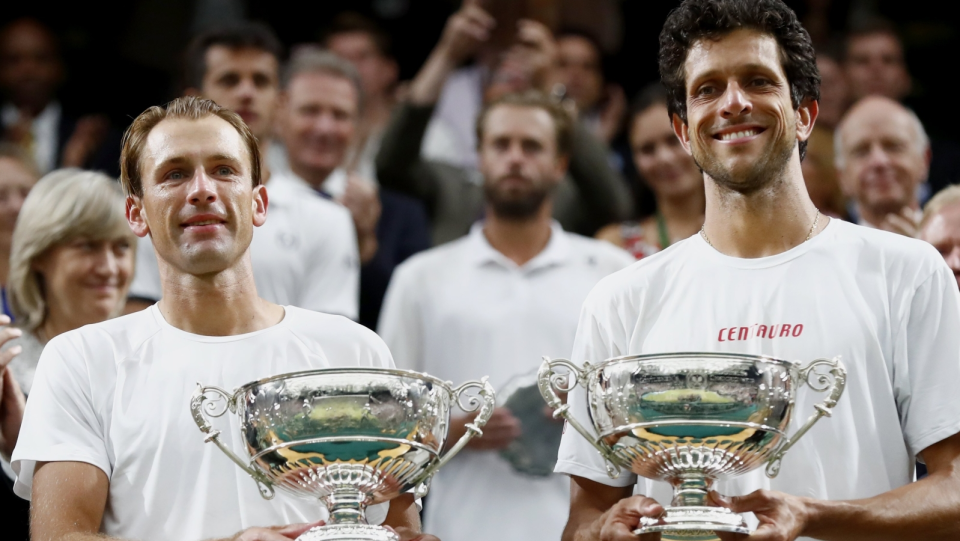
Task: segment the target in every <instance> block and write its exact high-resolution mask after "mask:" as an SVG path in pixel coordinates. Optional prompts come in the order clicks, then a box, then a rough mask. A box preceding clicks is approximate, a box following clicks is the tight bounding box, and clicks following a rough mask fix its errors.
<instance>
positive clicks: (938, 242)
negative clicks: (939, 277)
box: [920, 186, 960, 286]
mask: <svg viewBox="0 0 960 541" xmlns="http://www.w3.org/2000/svg"><path fill="white" fill-rule="evenodd" d="M920 238H921V239H922V240H925V241H927V242H929V243H930V244H932V245H933V247H934V248H936V249H937V251H938V252H940V255H942V256H943V260H944V261H946V263H947V266H948V267H950V270H952V271H953V275H954V276H955V277H956V278H957V286H960V186H949V187H947V188H944V189H943V190H941V191H940V192H939V193H937V195H934V196H933V197H932V198H931V199H930V202H928V203H927V206H926V207H924V209H923V219H922V220H921V221H920Z"/></svg>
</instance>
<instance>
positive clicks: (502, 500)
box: [379, 92, 633, 541]
mask: <svg viewBox="0 0 960 541" xmlns="http://www.w3.org/2000/svg"><path fill="white" fill-rule="evenodd" d="M477 123H478V140H479V141H480V147H479V149H478V150H479V156H480V171H481V174H482V175H483V194H484V205H485V208H486V213H485V216H486V217H485V219H484V221H483V222H480V223H477V224H475V225H474V226H473V228H472V229H471V230H470V233H469V234H468V235H467V236H466V237H464V238H461V239H458V240H455V241H453V242H450V243H448V244H446V245H444V246H439V247H436V248H433V249H431V250H429V251H427V252H424V253H422V254H419V255H417V256H415V257H413V258H411V259H410V260H409V261H408V262H406V263H404V264H403V265H401V266H400V268H399V269H398V270H397V273H396V275H395V277H394V280H393V282H392V283H391V284H390V289H389V292H388V293H387V299H386V301H385V303H384V309H383V315H382V318H381V321H380V327H379V333H380V335H381V336H382V337H383V338H384V341H385V342H386V343H387V345H388V346H389V347H390V350H391V351H392V352H393V354H394V356H395V359H396V362H397V365H398V366H400V367H403V368H409V369H414V370H419V371H425V372H428V373H430V374H433V375H435V376H437V377H440V378H442V379H452V380H457V381H460V380H463V379H476V378H479V377H480V376H483V375H488V376H489V377H490V382H491V384H493V385H494V387H496V388H497V389H503V388H504V386H505V384H506V383H507V382H508V381H510V380H511V379H513V378H515V377H518V376H522V375H524V374H526V375H529V373H530V372H531V371H535V370H536V367H537V366H538V364H539V362H540V358H541V356H542V355H551V356H563V355H566V354H567V352H569V351H570V350H571V348H572V346H573V336H574V334H575V332H576V327H577V320H578V317H579V312H580V305H581V303H582V302H583V299H584V298H585V297H586V295H587V293H588V292H589V291H590V289H592V288H593V286H594V285H595V284H596V283H597V282H598V281H599V280H600V279H601V278H603V277H604V276H606V275H607V274H610V273H612V272H614V271H617V270H619V269H621V268H624V267H626V266H627V265H629V264H630V263H631V262H632V260H633V259H632V258H631V257H630V255H629V254H627V253H626V252H623V251H621V250H618V249H616V248H614V247H612V246H609V245H606V244H605V243H601V242H598V241H595V240H592V239H586V238H583V237H580V236H578V235H575V234H571V233H566V232H564V231H563V229H562V228H561V227H560V225H559V224H558V223H557V222H555V221H553V220H552V219H551V215H552V208H551V207H552V206H553V199H554V198H553V195H552V194H553V192H554V189H555V188H556V186H557V185H558V184H559V183H560V182H561V179H562V178H563V174H564V169H565V168H566V164H567V160H568V156H569V153H570V131H571V126H570V118H569V115H568V113H567V112H566V111H565V110H564V108H563V107H561V106H560V105H559V104H558V103H556V102H555V101H554V100H552V99H550V98H548V97H546V96H545V95H543V94H540V93H537V92H530V93H525V94H515V95H507V96H505V97H503V98H500V99H498V100H496V101H494V102H492V103H491V104H489V105H488V106H487V107H486V108H485V109H484V110H483V112H482V113H481V116H480V118H479V120H478V121H477ZM530 383H532V381H531V382H528V384H530ZM527 391H532V392H534V393H536V392H537V391H536V390H535V386H534V388H531V389H527ZM537 403H539V401H538V402H537ZM515 415H519V413H516V412H511V410H509V409H506V408H503V407H501V408H498V409H497V410H495V411H494V414H493V417H492V418H491V420H490V421H488V422H487V424H486V426H484V429H483V436H482V437H480V438H477V439H474V440H473V441H472V442H471V443H470V444H469V447H468V449H469V450H468V451H464V452H463V453H461V454H460V455H459V456H457V457H456V458H455V459H454V460H453V461H452V462H451V463H450V464H448V465H447V466H445V467H444V468H443V469H442V470H441V471H440V472H439V473H438V474H437V476H436V477H435V478H434V480H433V484H432V488H431V499H430V506H429V508H428V511H427V513H426V526H425V527H426V529H427V530H428V531H431V532H434V533H435V534H436V535H437V536H438V537H440V538H441V539H444V540H445V541H486V540H489V539H497V540H500V541H527V540H530V539H558V538H559V537H560V533H561V530H562V527H563V522H564V519H565V517H566V515H567V507H568V506H567V494H568V489H567V483H566V480H565V479H562V478H560V477H558V476H554V475H551V476H549V477H544V478H531V477H529V476H525V475H522V474H520V473H518V472H516V471H514V469H513V468H512V467H511V465H510V464H509V463H508V462H507V461H505V460H504V459H502V458H501V456H500V455H499V454H498V453H497V452H496V451H498V450H502V449H504V448H506V447H507V446H508V445H510V444H511V442H513V441H514V439H515V438H517V437H518V436H519V435H520V434H521V432H522V431H523V430H524V429H525V428H527V429H531V430H536V428H537V427H535V426H529V425H525V426H523V427H522V426H521V425H520V422H519V421H518V419H517V417H516V416H515ZM534 415H536V416H537V417H538V418H540V416H542V419H543V424H548V423H551V422H553V421H550V420H547V416H548V413H546V412H543V411H542V408H540V407H537V408H536V410H535V413H534ZM469 421H470V419H469V417H464V416H458V417H453V418H451V421H450V428H451V434H450V436H449V437H450V438H451V440H455V439H456V438H457V437H458V436H459V434H460V433H462V432H463V430H464V424H465V423H467V422H469ZM527 422H528V423H529V424H530V425H534V424H539V423H535V422H530V421H527ZM557 429H558V430H559V427H557ZM491 517H495V520H491Z"/></svg>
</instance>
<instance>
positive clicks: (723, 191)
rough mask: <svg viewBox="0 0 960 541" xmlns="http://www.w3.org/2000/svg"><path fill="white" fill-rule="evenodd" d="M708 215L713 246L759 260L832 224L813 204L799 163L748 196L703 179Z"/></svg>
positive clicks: (795, 162)
mask: <svg viewBox="0 0 960 541" xmlns="http://www.w3.org/2000/svg"><path fill="white" fill-rule="evenodd" d="M705 188H706V190H705V192H706V201H707V207H706V216H705V220H704V231H705V233H706V235H707V238H708V239H709V242H710V244H711V245H713V247H714V248H715V249H717V250H718V251H720V252H721V253H723V254H726V255H729V256H733V257H741V258H757V257H766V256H772V255H776V254H779V253H783V252H785V251H787V250H789V249H791V248H794V247H796V246H798V245H800V244H802V243H803V242H804V241H805V240H806V239H807V235H809V234H811V233H812V234H813V235H815V234H817V233H818V232H819V231H821V230H822V229H823V228H824V227H825V226H826V224H827V222H828V221H829V220H827V219H820V220H819V221H818V222H817V223H818V226H817V230H816V231H811V226H812V225H813V223H814V221H815V220H817V212H818V211H817V208H816V207H815V206H814V204H813V202H812V201H810V196H809V195H807V190H806V187H805V185H804V182H803V176H802V174H801V172H800V163H799V160H791V162H790V164H789V165H788V166H787V170H786V171H784V173H783V176H782V177H781V178H780V179H779V180H777V181H774V182H770V183H769V184H768V185H767V186H765V187H763V188H761V189H760V190H757V191H755V192H751V193H749V194H743V193H739V192H736V191H733V190H729V189H727V188H723V187H721V186H719V185H717V184H716V183H715V182H714V180H713V179H712V178H710V177H709V176H705Z"/></svg>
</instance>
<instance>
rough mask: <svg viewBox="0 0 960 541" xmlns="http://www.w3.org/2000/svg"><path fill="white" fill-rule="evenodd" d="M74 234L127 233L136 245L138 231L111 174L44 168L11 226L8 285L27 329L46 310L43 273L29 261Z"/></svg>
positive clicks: (31, 328) (16, 311)
mask: <svg viewBox="0 0 960 541" xmlns="http://www.w3.org/2000/svg"><path fill="white" fill-rule="evenodd" d="M78 238H89V239H92V240H113V239H118V238H126V239H129V241H130V243H131V245H132V246H133V250H134V252H135V249H136V240H137V237H136V236H134V234H133V232H132V231H131V230H130V226H129V225H127V220H126V218H125V217H124V201H123V195H122V194H121V193H120V190H119V189H118V187H117V183H116V181H115V180H114V179H112V178H110V177H108V176H106V175H104V174H102V173H95V172H93V171H84V170H81V169H59V170H56V171H53V172H51V173H48V174H47V175H46V176H44V177H43V178H42V179H40V180H39V181H38V182H37V184H36V185H35V186H34V187H33V189H32V190H30V195H28V196H27V198H26V200H25V201H24V202H23V208H22V209H21V210H20V215H19V216H18V217H17V225H16V228H15V229H14V231H13V244H12V246H11V249H10V277H9V282H8V284H7V291H8V292H9V294H10V308H11V310H12V311H13V314H14V317H16V320H17V325H18V326H19V327H22V328H24V329H26V330H27V331H31V332H32V331H34V330H35V329H36V328H37V327H39V326H40V325H42V324H43V322H44V320H45V319H46V316H47V299H46V293H45V291H44V285H43V277H42V276H41V275H40V273H38V272H37V271H36V270H34V269H33V265H34V262H35V261H36V259H37V258H38V257H40V256H42V255H44V254H45V253H47V251H48V250H50V249H51V248H53V247H54V246H58V245H63V244H66V243H68V242H70V241H72V240H74V239H78ZM118 309H119V307H118Z"/></svg>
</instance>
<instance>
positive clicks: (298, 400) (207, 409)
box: [190, 368, 496, 541]
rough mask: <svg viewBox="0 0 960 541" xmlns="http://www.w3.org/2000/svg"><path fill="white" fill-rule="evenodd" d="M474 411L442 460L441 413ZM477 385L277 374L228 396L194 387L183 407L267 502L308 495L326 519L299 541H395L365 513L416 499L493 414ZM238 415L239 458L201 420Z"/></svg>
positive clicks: (363, 375)
mask: <svg viewBox="0 0 960 541" xmlns="http://www.w3.org/2000/svg"><path fill="white" fill-rule="evenodd" d="M454 404H459V405H460V407H461V408H462V409H463V410H464V411H467V412H478V413H477V416H476V418H475V419H474V421H473V422H472V423H469V424H467V425H466V427H467V431H466V433H465V434H464V435H463V437H462V438H460V440H459V441H457V442H456V444H455V445H453V446H451V447H450V448H449V449H448V450H447V452H446V453H443V449H444V443H445V440H446V437H447V429H448V423H449V420H450V408H451V406H452V405H454ZM495 404H496V394H495V393H494V390H493V388H492V387H491V386H490V385H489V384H488V383H487V382H486V378H484V379H483V380H481V381H470V382H467V383H464V384H463V385H460V386H459V387H453V385H452V384H451V383H449V382H444V381H441V380H439V379H437V378H434V377H432V376H429V375H426V374H421V373H417V372H411V371H406V370H398V369H384V368H331V369H320V370H308V371H303V372H293V373H289V374H282V375H278V376H274V377H270V378H266V379H262V380H259V381H254V382H251V383H248V384H246V385H243V386H241V387H240V388H238V389H236V390H233V391H227V390H224V389H221V388H218V387H212V386H204V385H200V384H198V388H197V390H196V392H195V393H194V394H193V397H192V398H191V400H190V410H191V412H192V414H193V418H194V421H196V423H197V426H198V427H199V428H200V430H201V431H202V432H203V433H205V434H207V437H206V440H205V441H206V442H213V443H214V444H216V445H217V447H219V448H220V450H221V451H223V452H224V453H225V454H226V455H227V456H228V457H229V458H230V459H231V460H233V461H234V462H235V463H236V464H237V465H238V466H240V468H242V469H243V470H244V471H246V472H247V473H248V474H249V475H250V476H251V477H253V479H254V481H256V483H257V486H258V488H259V489H260V494H261V496H263V497H264V498H266V499H270V498H272V497H273V496H274V491H275V489H280V490H283V491H285V492H288V493H291V494H294V495H296V496H300V497H305V498H314V499H317V500H319V502H320V503H322V504H323V505H325V506H326V508H327V509H328V511H329V514H330V516H329V518H328V519H327V521H326V523H325V524H324V525H322V526H318V527H315V528H311V529H310V530H308V531H307V532H305V533H304V534H303V535H301V536H300V537H298V538H297V539H298V541H333V540H337V541H348V540H349V541H354V540H356V541H398V539H399V538H398V536H397V535H396V534H395V533H394V532H392V531H391V530H389V529H387V528H384V527H382V526H376V525H370V524H368V523H367V521H366V518H365V510H366V508H367V506H369V505H372V504H377V503H381V502H385V501H388V500H390V499H392V498H395V497H397V496H398V495H400V494H402V493H404V492H408V491H410V490H413V492H414V494H415V495H416V496H417V497H423V496H425V495H426V493H427V491H428V490H429V483H430V479H431V478H432V477H433V475H434V474H435V473H436V471H437V470H438V469H439V468H440V467H441V466H443V465H444V464H445V463H446V462H447V461H449V460H450V459H451V458H453V456H454V455H456V454H457V453H458V452H459V451H460V450H461V449H462V448H463V447H464V446H465V445H466V444H467V442H468V441H470V439H471V438H473V437H474V436H476V435H478V434H482V432H481V430H480V428H481V427H482V426H483V425H484V424H485V423H486V422H487V420H488V419H489V418H490V415H491V414H492V413H493V409H494V406H495ZM227 411H230V412H231V413H233V414H235V415H237V417H238V418H239V421H240V431H241V436H242V439H243V442H244V443H245V447H246V453H247V455H248V459H246V460H245V459H243V458H241V457H240V456H238V455H237V454H235V453H234V452H233V451H231V450H230V449H229V448H228V447H227V446H226V445H225V444H224V443H223V442H222V441H221V440H220V432H219V431H218V430H216V429H214V428H213V427H212V426H211V424H210V422H209V420H208V417H220V416H222V415H223V414H224V413H226V412H227Z"/></svg>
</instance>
